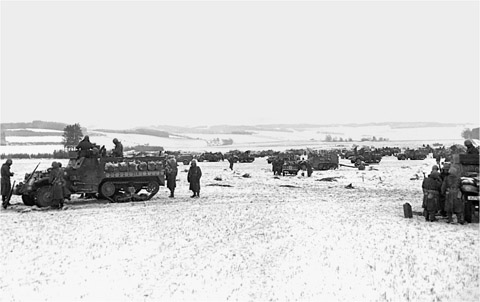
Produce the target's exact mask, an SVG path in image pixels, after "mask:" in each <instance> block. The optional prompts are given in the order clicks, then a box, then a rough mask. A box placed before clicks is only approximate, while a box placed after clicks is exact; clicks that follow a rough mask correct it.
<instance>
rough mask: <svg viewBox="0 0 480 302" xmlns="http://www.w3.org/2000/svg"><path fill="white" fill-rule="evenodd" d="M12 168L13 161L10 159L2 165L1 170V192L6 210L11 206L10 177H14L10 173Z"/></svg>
mask: <svg viewBox="0 0 480 302" xmlns="http://www.w3.org/2000/svg"><path fill="white" fill-rule="evenodd" d="M11 166H12V160H11V159H10V158H9V159H7V161H5V163H4V164H3V165H2V169H1V176H2V180H1V191H2V206H3V208H4V209H6V208H7V206H9V205H10V202H9V200H8V197H9V196H10V190H11V186H12V185H11V184H10V177H11V176H13V172H10V167H11Z"/></svg>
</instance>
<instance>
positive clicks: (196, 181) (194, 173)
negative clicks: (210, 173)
mask: <svg viewBox="0 0 480 302" xmlns="http://www.w3.org/2000/svg"><path fill="white" fill-rule="evenodd" d="M201 177H202V170H201V169H200V167H199V166H197V160H196V159H192V162H191V163H190V169H189V170H188V175H187V180H188V182H189V183H190V190H192V191H193V195H192V196H190V197H200V178H201Z"/></svg>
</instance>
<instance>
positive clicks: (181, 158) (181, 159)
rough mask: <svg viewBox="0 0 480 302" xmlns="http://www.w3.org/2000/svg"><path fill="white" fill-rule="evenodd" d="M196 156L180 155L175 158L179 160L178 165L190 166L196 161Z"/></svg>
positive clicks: (189, 154)
mask: <svg viewBox="0 0 480 302" xmlns="http://www.w3.org/2000/svg"><path fill="white" fill-rule="evenodd" d="M194 158H195V156H193V154H191V153H180V154H178V155H177V156H175V159H176V160H177V163H183V164H184V165H188V164H190V162H191V161H192V159H194Z"/></svg>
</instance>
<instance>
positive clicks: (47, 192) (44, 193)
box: [36, 186, 54, 208]
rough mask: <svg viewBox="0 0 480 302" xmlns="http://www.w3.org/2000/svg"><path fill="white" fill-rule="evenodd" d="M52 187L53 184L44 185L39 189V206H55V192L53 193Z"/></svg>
mask: <svg viewBox="0 0 480 302" xmlns="http://www.w3.org/2000/svg"><path fill="white" fill-rule="evenodd" d="M52 193H53V192H52V187H51V186H44V187H41V188H40V189H38V191H37V202H36V204H37V206H39V207H40V208H41V207H49V206H53V205H54V203H53V198H52V197H53V196H52V195H53V194H52Z"/></svg>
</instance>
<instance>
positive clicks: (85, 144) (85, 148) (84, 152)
mask: <svg viewBox="0 0 480 302" xmlns="http://www.w3.org/2000/svg"><path fill="white" fill-rule="evenodd" d="M93 147H94V146H93V144H92V143H91V142H90V137H89V136H88V135H85V137H84V138H83V139H82V140H81V141H80V143H78V145H77V150H78V157H79V158H80V157H88V155H89V151H90V150H92V149H93Z"/></svg>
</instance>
